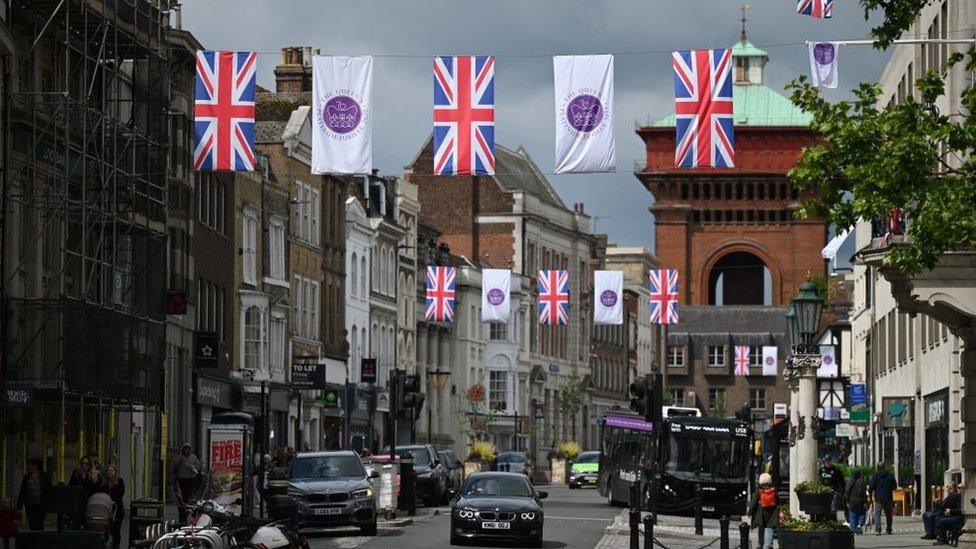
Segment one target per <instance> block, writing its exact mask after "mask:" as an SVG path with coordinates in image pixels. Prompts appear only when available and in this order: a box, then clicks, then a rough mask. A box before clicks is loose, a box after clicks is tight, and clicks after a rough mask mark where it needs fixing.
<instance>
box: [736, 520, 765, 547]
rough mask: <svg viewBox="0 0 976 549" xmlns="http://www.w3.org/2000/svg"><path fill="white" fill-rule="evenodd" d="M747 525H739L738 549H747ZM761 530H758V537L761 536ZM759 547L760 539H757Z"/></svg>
mask: <svg viewBox="0 0 976 549" xmlns="http://www.w3.org/2000/svg"><path fill="white" fill-rule="evenodd" d="M749 529H750V528H749V523H748V522H746V521H742V522H740V523H739V549H749ZM762 530H763V529H762V528H759V535H760V536H762V535H763V532H762ZM759 540H760V541H759V546H760V547H762V543H763V542H762V538H761V537H760V538H759Z"/></svg>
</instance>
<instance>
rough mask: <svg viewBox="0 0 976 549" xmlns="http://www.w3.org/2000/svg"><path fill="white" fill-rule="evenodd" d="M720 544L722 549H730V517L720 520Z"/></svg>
mask: <svg viewBox="0 0 976 549" xmlns="http://www.w3.org/2000/svg"><path fill="white" fill-rule="evenodd" d="M718 544H719V548H720V549H729V517H722V518H720V519H718Z"/></svg>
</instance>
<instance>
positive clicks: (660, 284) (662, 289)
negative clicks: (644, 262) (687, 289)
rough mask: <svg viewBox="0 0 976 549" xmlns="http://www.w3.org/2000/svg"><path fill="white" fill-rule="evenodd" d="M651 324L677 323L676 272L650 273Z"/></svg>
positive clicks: (661, 270)
mask: <svg viewBox="0 0 976 549" xmlns="http://www.w3.org/2000/svg"><path fill="white" fill-rule="evenodd" d="M651 323H652V324H677V323H678V271H677V270H676V269H653V270H652V271H651Z"/></svg>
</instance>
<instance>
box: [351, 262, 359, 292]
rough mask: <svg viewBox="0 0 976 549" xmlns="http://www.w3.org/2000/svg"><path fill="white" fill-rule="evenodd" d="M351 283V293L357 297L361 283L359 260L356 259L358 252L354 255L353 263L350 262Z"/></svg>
mask: <svg viewBox="0 0 976 549" xmlns="http://www.w3.org/2000/svg"><path fill="white" fill-rule="evenodd" d="M349 281H350V282H349V293H350V295H352V296H353V297H355V296H356V285H357V284H358V282H359V258H357V257H356V252H353V253H352V261H350V262H349Z"/></svg>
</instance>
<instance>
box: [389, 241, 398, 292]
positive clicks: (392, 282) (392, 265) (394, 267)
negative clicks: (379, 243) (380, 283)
mask: <svg viewBox="0 0 976 549" xmlns="http://www.w3.org/2000/svg"><path fill="white" fill-rule="evenodd" d="M388 253H389V255H390V259H389V262H390V271H389V272H388V273H387V275H386V276H387V283H388V284H389V285H390V293H391V294H393V295H396V291H397V290H396V272H397V265H396V254H395V253H394V249H393V248H390V251H389V252H388Z"/></svg>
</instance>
